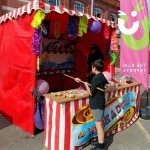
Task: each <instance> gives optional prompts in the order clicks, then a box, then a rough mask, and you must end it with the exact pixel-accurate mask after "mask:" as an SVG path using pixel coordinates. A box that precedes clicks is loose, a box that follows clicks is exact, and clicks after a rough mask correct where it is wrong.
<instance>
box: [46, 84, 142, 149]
mask: <svg viewBox="0 0 150 150" xmlns="http://www.w3.org/2000/svg"><path fill="white" fill-rule="evenodd" d="M76 90H77V89H76ZM76 90H73V91H76ZM78 90H79V89H78ZM71 91H72V90H71ZM76 93H78V94H77V95H75V97H73V98H71V97H66V98H64V97H63V96H64V95H61V96H57V95H55V93H50V94H46V95H44V96H45V130H44V136H45V140H44V145H45V147H46V148H48V150H79V149H83V148H84V147H86V146H87V145H88V144H89V143H90V141H91V140H93V139H95V138H96V137H97V133H96V128H95V124H94V121H93V117H92V113H91V110H90V108H89V105H88V104H89V98H88V96H89V95H88V94H87V93H86V92H85V91H84V92H83V93H84V94H83V95H82V94H81V93H82V92H76ZM59 94H60V93H59ZM59 94H58V95H59ZM105 98H106V107H105V113H104V120H103V123H104V130H105V136H106V137H107V136H110V135H112V134H115V133H117V132H119V131H122V130H125V129H126V128H128V127H129V126H130V125H131V124H133V123H134V122H135V121H136V119H137V118H138V115H139V106H140V84H139V83H137V82H134V83H131V84H129V85H122V86H119V87H117V88H115V89H114V88H113V89H106V90H105Z"/></svg>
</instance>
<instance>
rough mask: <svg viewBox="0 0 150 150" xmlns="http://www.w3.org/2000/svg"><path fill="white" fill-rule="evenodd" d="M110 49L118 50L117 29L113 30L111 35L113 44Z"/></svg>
mask: <svg viewBox="0 0 150 150" xmlns="http://www.w3.org/2000/svg"><path fill="white" fill-rule="evenodd" d="M110 45H111V46H110V50H111V51H113V52H118V39H117V35H116V31H115V30H114V31H112V35H111V44H110Z"/></svg>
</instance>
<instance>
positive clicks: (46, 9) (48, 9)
mask: <svg viewBox="0 0 150 150" xmlns="http://www.w3.org/2000/svg"><path fill="white" fill-rule="evenodd" d="M38 9H42V10H43V11H44V12H45V13H50V12H51V11H55V12H58V13H60V14H62V13H64V12H66V13H68V14H69V15H71V16H73V15H77V16H83V15H85V16H86V17H87V18H88V19H91V18H93V19H94V20H100V21H101V22H103V23H106V24H107V25H108V26H111V27H112V28H115V27H116V26H117V24H116V22H113V21H109V20H105V19H102V18H98V17H94V16H91V15H88V14H85V13H81V12H77V11H73V10H69V9H66V8H63V7H58V6H53V5H49V4H45V3H42V2H39V1H33V2H30V3H28V4H27V5H24V6H23V7H20V8H18V9H15V10H13V11H12V12H9V13H7V14H5V15H3V16H1V17H0V23H3V22H6V20H8V19H9V20H12V19H14V18H15V19H17V18H18V16H22V15H23V14H24V13H28V14H30V13H31V11H32V10H38Z"/></svg>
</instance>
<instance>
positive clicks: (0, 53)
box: [0, 13, 36, 134]
mask: <svg viewBox="0 0 150 150" xmlns="http://www.w3.org/2000/svg"><path fill="white" fill-rule="evenodd" d="M33 15H34V14H33V13H32V14H31V15H28V14H25V15H23V16H21V17H19V18H18V19H17V20H12V21H7V22H6V23H3V24H1V25H0V34H1V35H3V36H1V40H0V113H1V114H2V115H3V116H4V117H5V118H6V119H8V120H9V121H10V122H11V123H13V124H15V125H17V126H19V127H21V128H22V129H24V130H25V131H26V132H28V133H30V134H33V133H34V98H33V96H32V91H33V89H34V88H35V70H36V56H35V55H34V53H33V52H32V37H33V28H32V27H31V21H32V19H33Z"/></svg>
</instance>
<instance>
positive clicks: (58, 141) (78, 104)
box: [44, 98, 89, 150]
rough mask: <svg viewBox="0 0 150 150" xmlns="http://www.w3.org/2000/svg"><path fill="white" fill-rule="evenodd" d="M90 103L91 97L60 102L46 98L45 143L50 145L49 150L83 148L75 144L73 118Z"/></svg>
mask: <svg viewBox="0 0 150 150" xmlns="http://www.w3.org/2000/svg"><path fill="white" fill-rule="evenodd" d="M88 103H89V99H80V100H76V101H72V102H68V103H63V104H60V103H57V102H55V101H53V100H50V99H48V98H46V100H45V113H46V116H45V131H44V139H45V140H44V145H45V147H48V150H66V149H67V150H79V149H82V147H78V148H76V147H74V146H73V140H72V137H73V136H72V133H73V132H72V124H71V119H72V116H74V115H75V113H76V112H77V111H78V110H79V109H80V108H82V107H83V106H85V105H87V104H88Z"/></svg>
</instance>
